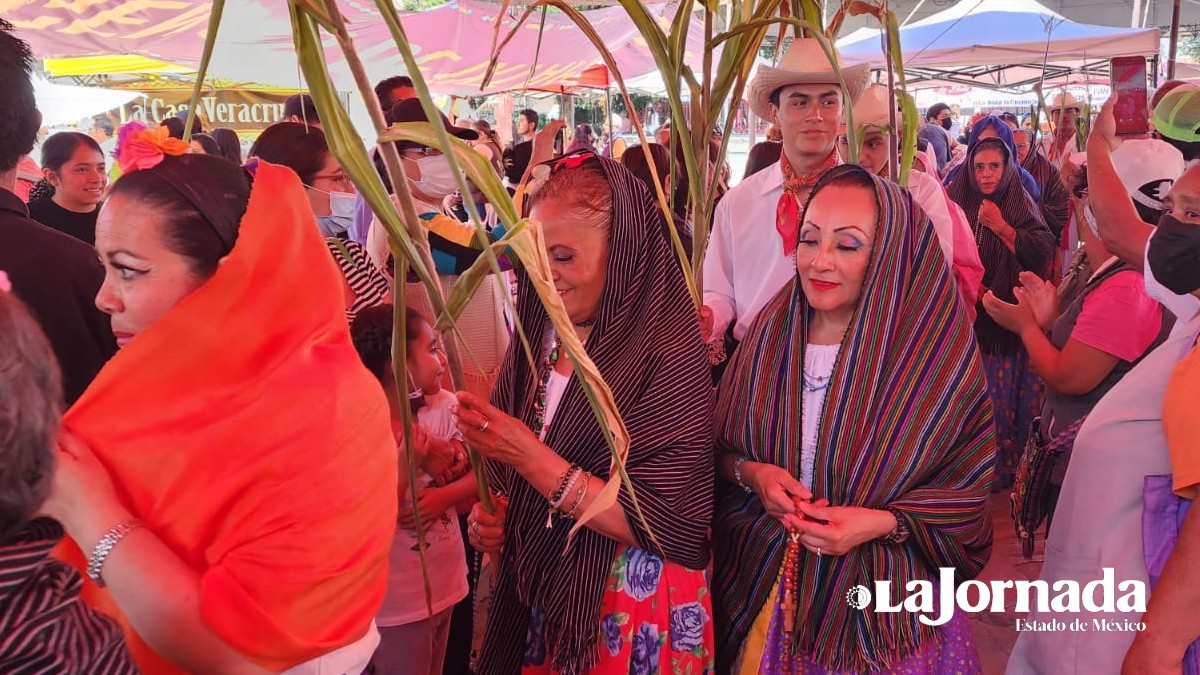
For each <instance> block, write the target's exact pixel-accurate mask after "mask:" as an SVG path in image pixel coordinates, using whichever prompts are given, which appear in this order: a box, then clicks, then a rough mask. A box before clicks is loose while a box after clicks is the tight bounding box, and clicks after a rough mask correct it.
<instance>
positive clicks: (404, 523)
mask: <svg viewBox="0 0 1200 675" xmlns="http://www.w3.org/2000/svg"><path fill="white" fill-rule="evenodd" d="M451 506H454V502H453V501H452V500H451V496H450V491H449V490H447V489H446V488H440V487H426V488H421V489H420V490H418V491H417V509H416V511H415V512H414V511H413V505H412V500H411V499H401V500H400V514H399V517H398V518H397V519H396V522H397V523H399V525H400V527H403V528H404V529H406V530H415V529H417V518H416V513H420V514H421V525H422V526H423V527H425V528H426V529H428V528H429V526H430V525H432V524H433V523H434V522H435V521H436V520H437V519H438V518H441V517H442V516H444V515H446V512H447V511H449V510H450V507H451Z"/></svg>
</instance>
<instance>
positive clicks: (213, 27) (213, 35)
mask: <svg viewBox="0 0 1200 675" xmlns="http://www.w3.org/2000/svg"><path fill="white" fill-rule="evenodd" d="M224 11H225V0H213V3H212V13H211V14H209V17H208V30H207V31H206V32H205V33H204V51H203V52H201V53H200V67H199V68H197V69H196V84H195V85H193V86H192V98H191V99H190V100H189V101H188V114H187V122H186V123H184V125H183V142H184V143H187V142H189V141H191V140H192V124H193V123H195V121H196V111H197V110H198V109H199V107H200V94H201V93H202V92H203V91H204V79H205V76H206V75H207V73H208V63H209V61H211V60H212V53H213V49H214V48H215V47H216V44H217V30H218V29H219V28H220V27H221V14H222V13H223V12H224Z"/></svg>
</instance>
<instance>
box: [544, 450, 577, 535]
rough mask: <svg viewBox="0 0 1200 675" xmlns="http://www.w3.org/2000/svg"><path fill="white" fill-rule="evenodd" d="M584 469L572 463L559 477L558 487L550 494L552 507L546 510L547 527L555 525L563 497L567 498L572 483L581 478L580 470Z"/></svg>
mask: <svg viewBox="0 0 1200 675" xmlns="http://www.w3.org/2000/svg"><path fill="white" fill-rule="evenodd" d="M581 471H583V469H582V468H580V467H579V466H578V465H575V464H572V465H571V466H570V468H568V469H567V470H566V471H564V472H563V475H562V477H560V478H559V479H558V488H557V489H555V490H554V493H553V494H551V495H550V508H549V509H548V510H547V511H546V529H547V530H549V529H550V528H552V527H554V513H555V511H558V509H559V507H560V506H562V503H563V499H565V498H566V496H567V492H568V490H569V489H570V487H571V484H572V483H574V482H575V480H576V479H577V478H579V472H581Z"/></svg>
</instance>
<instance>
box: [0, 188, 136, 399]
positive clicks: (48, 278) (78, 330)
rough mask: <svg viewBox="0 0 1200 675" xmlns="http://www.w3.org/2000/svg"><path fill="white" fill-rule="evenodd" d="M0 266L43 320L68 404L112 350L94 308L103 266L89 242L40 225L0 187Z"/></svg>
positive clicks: (105, 322)
mask: <svg viewBox="0 0 1200 675" xmlns="http://www.w3.org/2000/svg"><path fill="white" fill-rule="evenodd" d="M0 270H4V271H5V272H7V273H8V278H9V280H10V281H12V287H13V292H14V293H16V295H17V297H18V298H20V299H21V301H22V302H24V303H25V304H26V305H27V306H28V307H29V309H30V311H32V312H33V315H34V317H36V318H37V320H38V322H39V323H41V325H42V330H44V331H45V332H46V337H48V338H49V339H50V346H51V347H52V348H53V349H54V353H55V355H56V356H58V363H59V365H60V366H61V367H62V373H63V395H64V396H65V397H66V402H67V403H68V404H70V403H72V402H74V401H75V399H77V398H79V395H80V394H82V393H83V390H84V389H86V388H87V386H88V384H90V383H91V381H92V378H94V377H95V376H96V373H98V372H100V368H101V367H102V366H103V365H104V363H105V362H106V361H108V359H109V357H111V356H112V355H113V354H115V353H116V351H117V343H116V339H115V338H113V334H112V328H111V326H110V325H109V321H108V316H107V315H106V314H104V313H103V312H101V311H100V310H99V309H96V304H95V300H96V292H97V291H99V290H100V284H101V283H102V282H103V281H104V268H103V267H101V266H100V262H99V261H98V260H97V259H96V253H95V251H93V250H92V248H91V247H90V246H88V245H86V244H84V243H82V242H80V241H78V240H75V239H72V238H71V237H68V236H66V235H65V234H62V233H61V232H55V231H54V230H52V229H50V228H48V227H45V226H43V225H39V224H38V223H37V222H35V221H33V220H31V219H30V218H29V211H28V210H26V208H25V203H24V202H22V201H21V200H20V198H18V197H17V196H16V195H15V194H13V193H11V192H9V191H8V190H5V189H3V188H0Z"/></svg>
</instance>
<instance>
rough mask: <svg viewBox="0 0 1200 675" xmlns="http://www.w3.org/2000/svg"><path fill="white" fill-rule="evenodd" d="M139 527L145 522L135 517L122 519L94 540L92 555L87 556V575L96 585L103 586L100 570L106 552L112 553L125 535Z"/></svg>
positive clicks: (102, 566)
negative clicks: (94, 545)
mask: <svg viewBox="0 0 1200 675" xmlns="http://www.w3.org/2000/svg"><path fill="white" fill-rule="evenodd" d="M139 527H145V523H143V522H142V521H140V520H137V519H136V518H131V519H129V520H122V521H121V522H119V523H117V524H116V525H113V526H112V527H110V528H108V532H105V533H104V536H103V537H100V541H98V542H96V548H94V549H92V555H91V557H90V558H88V564H87V575H88V577H89V578H90V579H91V580H92V581H94V582H96V585H97V586H99V587H100V588H104V577H102V576H100V570H102V569H103V568H104V561H105V560H108V554H110V553H112V551H113V549H114V548H116V547H117V544H119V543H120V542H121V540H122V539H124V538H125V535H127V534H129V533H130V532H133V531H134V530H136V529H138V528H139Z"/></svg>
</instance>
